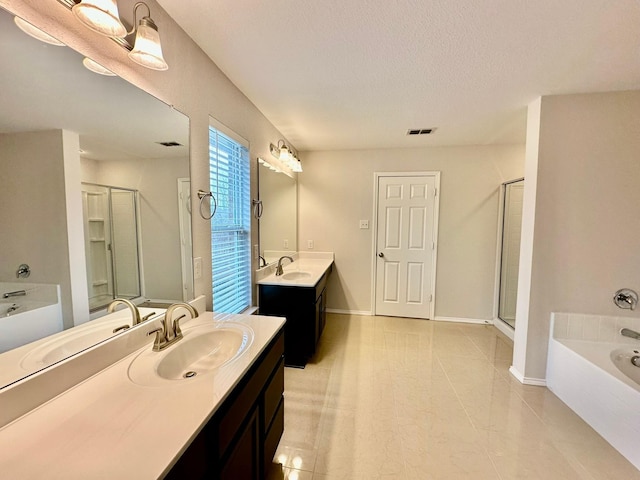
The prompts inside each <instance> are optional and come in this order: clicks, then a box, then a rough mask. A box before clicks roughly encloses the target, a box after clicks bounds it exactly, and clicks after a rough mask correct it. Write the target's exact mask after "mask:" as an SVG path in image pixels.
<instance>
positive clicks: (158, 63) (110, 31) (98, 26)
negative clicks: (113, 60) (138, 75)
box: [58, 0, 169, 70]
mask: <svg viewBox="0 0 640 480" xmlns="http://www.w3.org/2000/svg"><path fill="white" fill-rule="evenodd" d="M58 1H59V2H60V3H63V4H64V5H66V6H68V7H71V11H72V12H73V14H74V16H75V17H76V18H77V19H78V20H80V21H81V22H82V23H83V24H84V25H85V26H87V27H88V28H90V29H91V30H93V31H94V32H97V33H100V34H101V35H105V36H107V37H111V38H113V39H114V40H116V41H117V42H118V43H120V44H121V45H123V46H124V47H125V48H127V49H129V50H131V51H130V52H129V54H128V55H129V58H130V59H131V60H132V61H134V62H136V63H137V64H138V65H142V66H143V67H146V68H150V69H152V70H167V69H168V68H169V66H168V65H167V62H166V61H165V60H164V57H163V55H162V44H161V43H160V34H159V33H158V26H157V25H156V24H155V22H154V21H153V19H152V18H151V9H150V8H149V6H148V5H147V4H146V3H144V2H137V3H136V4H135V5H134V7H133V27H132V28H131V30H129V31H127V29H126V28H125V26H124V25H123V24H122V21H121V20H120V16H119V14H118V4H117V2H116V0H81V1H80V3H75V0H58ZM140 7H145V8H146V9H147V15H146V16H143V17H142V18H141V19H139V20H138V9H139V8H140ZM134 32H135V34H136V38H135V41H134V44H133V49H131V48H130V46H129V44H128V43H127V42H126V41H124V37H126V36H127V35H131V34H133V33H134Z"/></svg>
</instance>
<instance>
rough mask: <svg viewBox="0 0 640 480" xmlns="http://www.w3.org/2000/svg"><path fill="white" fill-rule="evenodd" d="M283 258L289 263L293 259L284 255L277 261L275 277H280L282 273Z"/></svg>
mask: <svg viewBox="0 0 640 480" xmlns="http://www.w3.org/2000/svg"><path fill="white" fill-rule="evenodd" d="M285 258H287V259H289V261H290V262H291V263H293V258H291V257H287V256H286V255H285V256H284V257H280V259H279V260H278V266H277V267H276V276H280V275H282V274H283V273H284V272H283V271H282V260H284V259H285Z"/></svg>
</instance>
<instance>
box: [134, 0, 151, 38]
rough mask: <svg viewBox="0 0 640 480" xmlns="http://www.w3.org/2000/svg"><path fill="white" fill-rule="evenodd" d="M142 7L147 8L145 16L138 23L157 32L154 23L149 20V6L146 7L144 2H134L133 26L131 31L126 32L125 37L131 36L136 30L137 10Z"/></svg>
mask: <svg viewBox="0 0 640 480" xmlns="http://www.w3.org/2000/svg"><path fill="white" fill-rule="evenodd" d="M143 5H144V6H145V7H147V16H146V17H142V19H141V20H140V22H143V23H144V25H148V26H149V27H151V28H153V29H154V30H156V31H158V27H157V26H156V24H155V22H154V21H153V20H151V9H150V8H149V5H147V4H146V3H144V2H136V4H135V5H134V6H133V26H132V27H131V30H130V31H128V32H127V36H129V35H131V34H132V33H133V32H135V31H136V29H137V28H138V20H137V14H138V8H140V7H142V6H143Z"/></svg>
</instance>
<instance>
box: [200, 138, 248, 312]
mask: <svg viewBox="0 0 640 480" xmlns="http://www.w3.org/2000/svg"><path fill="white" fill-rule="evenodd" d="M209 173H210V182H211V192H213V195H214V196H215V198H216V200H217V202H218V209H217V211H216V214H215V215H214V216H213V218H212V219H211V258H212V259H213V273H212V277H213V278H212V280H213V311H214V312H224V313H240V312H242V311H243V310H244V309H246V308H248V307H249V306H250V305H251V211H250V210H251V207H250V206H251V199H250V198H251V197H250V195H251V192H250V177H249V150H248V149H247V147H245V146H244V145H242V144H240V143H238V142H236V141H235V140H233V139H232V138H230V137H228V136H227V135H225V134H224V133H222V132H220V131H219V130H216V129H215V128H213V127H209Z"/></svg>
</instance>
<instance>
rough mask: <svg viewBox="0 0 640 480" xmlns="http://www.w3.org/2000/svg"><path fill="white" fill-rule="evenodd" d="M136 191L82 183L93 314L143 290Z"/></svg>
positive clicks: (135, 295)
mask: <svg viewBox="0 0 640 480" xmlns="http://www.w3.org/2000/svg"><path fill="white" fill-rule="evenodd" d="M137 193H138V192H137V191H135V190H130V189H126V188H119V187H110V186H104V185H95V184H90V183H83V184H82V204H83V213H84V231H85V251H86V255H87V286H88V290H89V308H90V310H91V311H95V310H99V309H100V308H103V307H105V306H106V305H108V304H109V302H111V300H113V299H114V298H129V299H131V298H136V297H139V296H140V295H141V289H140V255H139V251H140V249H139V245H138V208H137Z"/></svg>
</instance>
